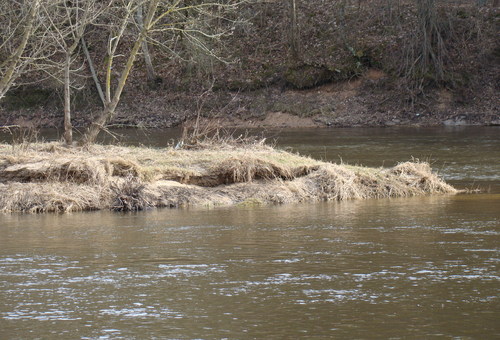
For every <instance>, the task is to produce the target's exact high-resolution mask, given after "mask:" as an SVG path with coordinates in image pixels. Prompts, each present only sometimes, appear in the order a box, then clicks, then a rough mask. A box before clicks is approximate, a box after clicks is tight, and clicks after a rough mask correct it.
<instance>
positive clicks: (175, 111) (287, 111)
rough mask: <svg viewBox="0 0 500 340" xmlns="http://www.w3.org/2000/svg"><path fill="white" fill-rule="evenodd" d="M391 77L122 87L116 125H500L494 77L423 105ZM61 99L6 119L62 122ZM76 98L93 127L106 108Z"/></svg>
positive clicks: (81, 123)
mask: <svg viewBox="0 0 500 340" xmlns="http://www.w3.org/2000/svg"><path fill="white" fill-rule="evenodd" d="M393 83H394V80H393V79H392V78H391V76H390V75H389V74H387V73H385V72H383V71H381V70H377V69H369V70H367V71H366V72H364V73H363V74H361V75H359V76H357V77H354V78H352V79H351V80H345V81H335V82H330V83H326V84H321V85H318V86H315V87H312V88H308V89H301V90H298V89H292V88H286V87H285V88H283V87H280V86H270V87H266V88H263V89H257V90H247V91H227V90H219V91H212V92H205V93H204V94H203V96H201V95H200V93H198V92H196V91H195V92H191V91H179V90H175V89H167V88H165V89H160V90H155V91H142V90H140V89H134V90H130V91H127V92H126V93H125V94H124V96H123V98H122V101H121V103H120V105H119V106H118V110H117V115H116V117H115V118H114V120H113V121H112V122H111V126H114V127H144V128H169V127H175V126H179V125H181V124H184V123H186V122H188V124H189V122H192V121H194V120H196V119H197V118H198V117H201V118H202V119H205V120H207V121H209V122H211V123H210V124H212V125H214V124H215V125H217V126H218V127H236V128H255V127H259V128H277V127H278V128H287V127H288V128H301V127H384V126H463V125H500V110H499V107H500V97H498V94H497V89H496V88H495V86H493V85H492V84H489V83H485V84H484V86H483V88H482V89H481V91H477V92H476V93H475V94H474V96H469V98H467V99H466V101H465V99H464V98H463V97H462V96H461V94H457V93H454V92H453V91H449V90H446V89H432V90H429V91H428V94H427V101H426V103H425V105H420V106H409V105H408V104H407V103H405V101H404V99H403V98H402V96H401V93H400V92H399V91H398V90H397V89H395V88H394V86H395V85H394V84H393ZM19 96H20V98H21V97H22V96H23V94H19ZM56 104H57V103H56V102H54V101H49V102H47V103H45V104H44V105H39V106H33V107H19V108H15V109H14V108H12V107H9V106H8V105H5V104H4V105H3V106H0V126H1V125H18V126H22V127H23V126H29V127H35V128H42V127H50V128H62V122H63V112H62V109H61V107H60V106H57V105H56ZM75 105H76V108H77V110H75V112H74V117H73V125H74V126H75V127H76V128H77V129H83V128H85V127H87V126H88V125H89V124H90V123H91V122H92V119H93V117H94V116H95V114H96V113H98V112H99V111H100V110H101V107H100V106H99V103H98V102H97V103H96V101H92V100H91V101H86V102H85V103H80V104H78V103H76V104H75Z"/></svg>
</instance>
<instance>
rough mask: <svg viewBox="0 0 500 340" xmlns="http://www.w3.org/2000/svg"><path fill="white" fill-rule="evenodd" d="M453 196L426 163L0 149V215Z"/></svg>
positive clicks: (235, 150)
mask: <svg viewBox="0 0 500 340" xmlns="http://www.w3.org/2000/svg"><path fill="white" fill-rule="evenodd" d="M455 193H457V190H456V189H454V188H453V187H451V186H450V185H448V184H446V183H445V182H444V181H443V180H441V179H440V178H439V177H438V176H437V175H436V174H434V173H432V171H431V168H430V167H429V165H428V164H427V163H411V162H405V163H401V164H399V165H397V166H395V167H393V168H377V169H374V168H365V167H358V166H350V165H346V164H333V163H326V162H320V161H317V160H314V159H311V158H307V157H302V156H299V155H296V154H292V153H288V152H285V151H282V150H276V149H274V148H272V147H270V146H267V145H264V144H263V143H260V142H255V143H252V144H245V145H237V144H233V145H230V144H223V145H215V144H201V145H200V144H199V145H196V146H191V147H189V148H183V149H175V148H165V149H150V148H139V147H118V146H101V145H93V146H91V147H88V148H85V149H83V148H71V149H67V148H64V147H61V146H60V144H58V143H40V144H32V145H24V146H22V145H21V146H11V145H0V211H3V212H32V213H33V212H69V211H87V210H102V209H112V210H118V211H129V210H142V209H147V208H153V207H171V208H173V207H184V206H200V205H204V206H220V205H236V204H284V203H293V202H306V201H328V200H346V199H364V198H382V197H407V196H415V195H429V194H455Z"/></svg>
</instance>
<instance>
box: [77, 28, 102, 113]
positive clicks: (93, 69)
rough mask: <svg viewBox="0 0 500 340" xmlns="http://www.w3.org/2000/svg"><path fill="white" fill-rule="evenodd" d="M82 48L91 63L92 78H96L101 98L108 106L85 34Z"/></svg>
mask: <svg viewBox="0 0 500 340" xmlns="http://www.w3.org/2000/svg"><path fill="white" fill-rule="evenodd" d="M82 48H83V53H84V54H85V58H87V62H88V63H89V68H90V73H91V74H92V79H94V83H95V87H96V88H97V92H98V93H99V98H101V101H102V105H104V106H106V98H104V92H103V91H102V87H101V83H99V78H97V72H96V71H95V67H94V63H93V62H92V58H91V57H90V53H89V49H88V48H87V43H86V42H85V39H84V38H83V36H82Z"/></svg>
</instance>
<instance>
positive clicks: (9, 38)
mask: <svg viewBox="0 0 500 340" xmlns="http://www.w3.org/2000/svg"><path fill="white" fill-rule="evenodd" d="M40 3H41V0H33V1H22V2H20V3H18V2H15V1H2V4H1V5H0V6H1V7H0V11H1V12H2V14H5V15H2V19H1V20H2V22H0V29H1V32H0V33H1V35H0V100H1V99H2V98H3V97H4V96H5V94H6V93H7V91H8V90H9V89H10V87H11V86H12V84H13V83H14V81H15V80H16V79H17V78H18V77H19V76H20V75H21V74H22V71H23V69H24V68H25V66H26V60H24V59H23V58H24V55H25V52H26V47H27V46H28V42H29V40H30V39H32V37H33V33H34V31H35V30H36V26H37V14H38V10H39V8H40Z"/></svg>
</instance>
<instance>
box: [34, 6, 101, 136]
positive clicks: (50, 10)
mask: <svg viewBox="0 0 500 340" xmlns="http://www.w3.org/2000/svg"><path fill="white" fill-rule="evenodd" d="M108 5H109V3H106V2H105V1H100V0H72V1H67V0H53V1H52V2H51V4H50V5H47V6H42V8H41V10H42V11H43V12H44V14H45V17H46V18H47V20H46V22H45V25H46V30H47V32H50V33H51V39H52V41H53V44H54V45H56V46H55V49H56V50H58V51H59V52H60V54H62V57H59V58H57V56H56V58H52V59H51V60H50V63H51V64H52V66H53V67H52V68H51V69H55V70H56V72H57V70H61V71H62V72H61V73H62V75H60V76H59V74H58V73H56V74H54V73H51V76H52V77H54V78H56V79H57V80H59V81H60V82H62V83H63V84H64V140H65V142H66V144H68V145H71V144H72V143H73V128H72V124H71V89H72V87H73V86H75V85H74V84H73V82H72V74H73V73H74V72H76V71H77V70H74V69H73V68H72V65H73V63H74V61H75V51H76V50H77V48H78V46H79V45H80V42H81V39H82V38H83V35H84V33H85V29H86V28H87V26H88V25H90V24H92V23H93V22H94V21H95V20H96V19H97V18H98V17H99V16H100V15H101V14H102V13H103V11H105V10H106V9H107V8H108ZM80 69H81V68H80Z"/></svg>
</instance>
